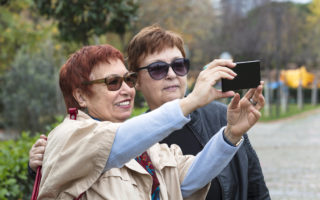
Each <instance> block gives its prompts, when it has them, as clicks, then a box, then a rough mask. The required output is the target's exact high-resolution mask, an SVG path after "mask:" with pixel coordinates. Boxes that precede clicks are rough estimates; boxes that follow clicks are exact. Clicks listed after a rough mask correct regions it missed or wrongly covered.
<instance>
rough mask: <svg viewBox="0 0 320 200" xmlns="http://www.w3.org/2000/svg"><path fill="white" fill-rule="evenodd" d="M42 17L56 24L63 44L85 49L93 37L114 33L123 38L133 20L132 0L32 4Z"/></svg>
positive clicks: (63, 0)
mask: <svg viewBox="0 0 320 200" xmlns="http://www.w3.org/2000/svg"><path fill="white" fill-rule="evenodd" d="M34 2H35V4H36V6H37V8H38V9H39V11H40V13H41V14H42V15H46V16H47V17H49V18H53V19H55V20H57V22H58V28H59V30H60V36H61V38H62V39H63V40H66V41H77V42H82V43H83V44H85V45H87V44H88V40H89V38H90V37H91V36H93V35H97V36H99V35H101V34H104V33H106V32H115V33H117V34H120V35H123V34H124V33H125V31H126V29H127V26H128V25H129V24H130V22H131V21H132V20H133V19H134V17H135V15H136V11H137V5H136V3H135V1H134V0H118V1H105V0H98V1H86V0H72V1H66V0H50V1H48V0H34Z"/></svg>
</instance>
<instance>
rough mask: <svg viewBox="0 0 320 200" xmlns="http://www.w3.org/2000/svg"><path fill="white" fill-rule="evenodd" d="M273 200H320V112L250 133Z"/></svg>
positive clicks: (279, 122)
mask: <svg viewBox="0 0 320 200" xmlns="http://www.w3.org/2000/svg"><path fill="white" fill-rule="evenodd" d="M249 137H250V140H251V142H252V145H253V146H254V148H255V149H256V151H257V153H258V156H259V158H260V162H261V165H262V170H263V173H264V176H265V180H266V182H267V186H268V187H269V190H270V194H271V198H272V199H273V200H280V199H281V200H286V199H288V200H320V110H315V111H311V112H309V113H308V114H304V115H302V116H298V117H293V118H291V119H287V120H280V121H277V122H270V123H258V124H256V125H255V127H253V128H252V129H251V130H250V131H249Z"/></svg>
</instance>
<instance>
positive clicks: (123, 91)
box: [120, 81, 134, 95]
mask: <svg viewBox="0 0 320 200" xmlns="http://www.w3.org/2000/svg"><path fill="white" fill-rule="evenodd" d="M132 90H134V88H131V87H129V86H128V85H127V83H126V82H124V81H123V82H122V85H121V87H120V94H122V95H130V92H131V91H132Z"/></svg>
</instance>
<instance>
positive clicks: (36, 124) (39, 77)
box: [0, 45, 58, 132]
mask: <svg viewBox="0 0 320 200" xmlns="http://www.w3.org/2000/svg"><path fill="white" fill-rule="evenodd" d="M51 46H52V45H45V46H43V47H42V51H41V52H36V53H27V52H26V51H25V49H23V48H22V49H20V50H19V51H18V52H17V54H16V57H15V59H14V62H13V64H12V67H11V68H10V70H9V71H8V72H7V73H6V74H5V75H4V76H3V77H2V80H1V82H2V86H1V87H2V92H1V94H0V99H1V100H0V101H1V103H2V105H3V118H4V125H5V128H12V129H14V130H18V131H21V130H30V131H33V132H34V131H43V130H45V125H47V124H50V123H52V122H54V121H55V119H54V116H55V115H56V114H57V113H58V111H57V104H58V100H57V98H56V97H57V95H58V94H57V89H56V88H57V87H56V84H57V82H58V81H57V75H58V72H56V69H55V67H54V66H55V61H54V60H53V50H52V48H51Z"/></svg>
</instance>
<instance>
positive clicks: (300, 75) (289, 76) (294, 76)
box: [280, 66, 314, 88]
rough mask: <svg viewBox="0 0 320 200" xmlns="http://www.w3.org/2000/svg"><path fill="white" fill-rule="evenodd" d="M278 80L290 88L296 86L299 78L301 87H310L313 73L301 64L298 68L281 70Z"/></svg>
mask: <svg viewBox="0 0 320 200" xmlns="http://www.w3.org/2000/svg"><path fill="white" fill-rule="evenodd" d="M280 80H281V81H283V82H284V83H285V84H286V85H287V86H288V87H291V88H297V87H298V86H299V82H300V80H301V83H302V87H304V88H311V87H312V83H313V80H314V74H312V73H310V72H307V70H306V67H305V66H302V67H300V68H299V69H290V70H281V74H280Z"/></svg>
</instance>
